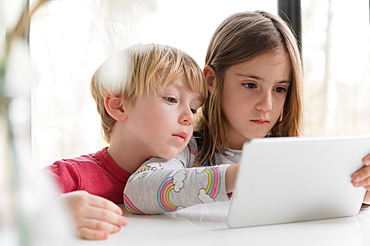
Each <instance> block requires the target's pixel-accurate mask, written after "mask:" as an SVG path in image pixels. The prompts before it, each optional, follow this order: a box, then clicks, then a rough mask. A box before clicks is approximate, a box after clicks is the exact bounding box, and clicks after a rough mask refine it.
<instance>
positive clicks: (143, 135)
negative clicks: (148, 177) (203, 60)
mask: <svg viewBox="0 0 370 246" xmlns="http://www.w3.org/2000/svg"><path fill="white" fill-rule="evenodd" d="M200 104H201V96H200V94H199V93H194V92H191V91H190V90H189V89H188V88H187V87H186V86H185V83H184V79H183V78H180V79H177V80H175V81H173V83H171V84H170V85H169V86H167V87H166V88H164V89H163V91H158V92H151V93H144V94H143V95H142V96H141V97H139V98H138V100H137V101H136V103H135V104H129V105H127V106H126V113H127V119H126V120H125V123H124V124H126V126H127V127H128V129H129V132H130V134H129V135H130V136H129V137H130V138H131V139H130V142H131V143H135V144H134V145H135V146H133V151H135V152H138V154H139V155H147V156H148V157H152V156H153V157H161V158H165V159H171V158H173V157H175V156H176V155H177V154H178V153H180V152H181V151H182V150H183V149H184V148H185V147H186V145H187V144H188V142H189V140H190V138H191V135H192V133H193V123H194V120H195V115H194V114H195V112H196V110H197V109H198V107H199V106H200ZM123 137H124V138H127V137H128V136H123Z"/></svg>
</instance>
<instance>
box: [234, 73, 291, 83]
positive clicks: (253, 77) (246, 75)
mask: <svg viewBox="0 0 370 246" xmlns="http://www.w3.org/2000/svg"><path fill="white" fill-rule="evenodd" d="M236 75H237V76H240V77H247V78H251V79H255V80H261V81H263V79H262V78H261V77H258V76H256V75H248V74H241V73H237V74H236ZM291 83H292V82H291V81H290V80H282V81H279V82H278V84H291Z"/></svg>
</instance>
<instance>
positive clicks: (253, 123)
mask: <svg viewBox="0 0 370 246" xmlns="http://www.w3.org/2000/svg"><path fill="white" fill-rule="evenodd" d="M290 83H291V64H290V60H289V59H288V56H287V54H286V52H285V51H283V50H280V51H276V52H269V53H265V54H263V55H259V56H257V57H255V58H253V59H252V60H250V61H246V62H243V63H240V64H236V65H233V66H231V67H230V68H228V69H227V70H226V72H225V77H224V87H223V90H222V92H221V107H222V111H223V114H224V117H225V118H226V131H227V144H226V146H227V147H228V148H231V149H242V145H243V143H244V142H245V141H246V140H248V139H251V138H262V137H265V136H266V135H267V134H268V133H269V132H270V130H271V129H272V127H273V126H274V125H275V123H276V122H277V121H278V119H279V117H280V113H281V112H282V109H283V106H284V103H285V99H286V95H287V92H288V89H289V86H290Z"/></svg>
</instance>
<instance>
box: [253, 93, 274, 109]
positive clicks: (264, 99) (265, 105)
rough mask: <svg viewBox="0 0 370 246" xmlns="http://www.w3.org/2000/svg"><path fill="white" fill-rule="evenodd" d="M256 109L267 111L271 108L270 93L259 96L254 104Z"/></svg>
mask: <svg viewBox="0 0 370 246" xmlns="http://www.w3.org/2000/svg"><path fill="white" fill-rule="evenodd" d="M256 109H257V110H258V111H263V112H268V111H271V110H272V95H271V93H266V94H264V95H263V96H261V98H260V100H259V101H258V103H257V104H256Z"/></svg>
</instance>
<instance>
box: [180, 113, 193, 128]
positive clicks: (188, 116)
mask: <svg viewBox="0 0 370 246" xmlns="http://www.w3.org/2000/svg"><path fill="white" fill-rule="evenodd" d="M194 120H195V115H194V114H193V112H192V111H191V110H190V109H187V110H184V111H183V112H182V114H181V115H180V118H179V121H180V123H181V124H186V125H191V124H193V123H194Z"/></svg>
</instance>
